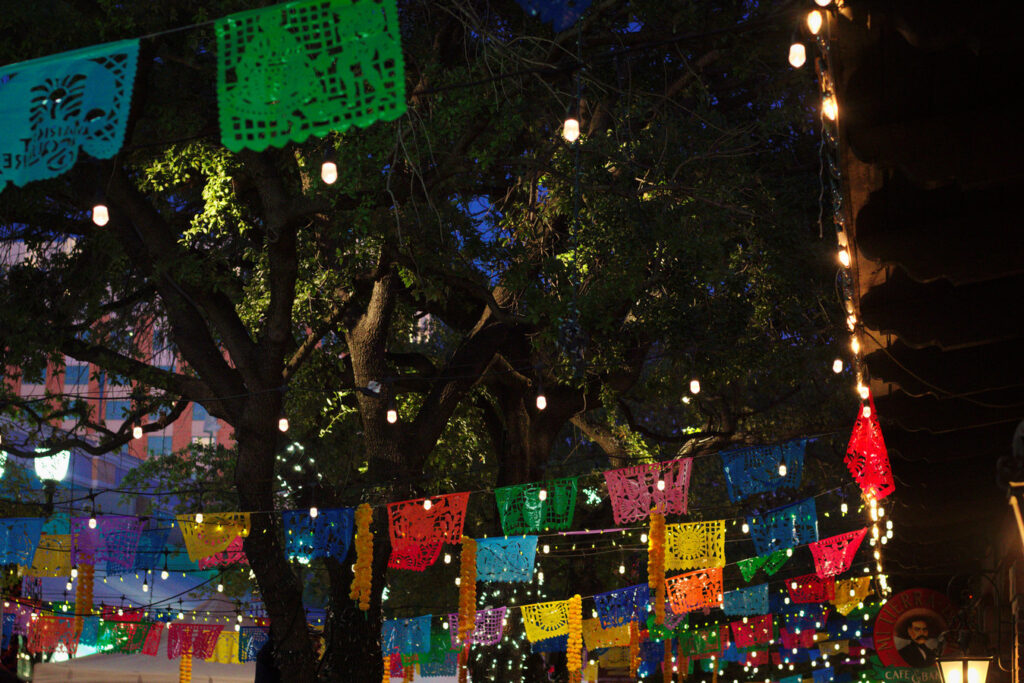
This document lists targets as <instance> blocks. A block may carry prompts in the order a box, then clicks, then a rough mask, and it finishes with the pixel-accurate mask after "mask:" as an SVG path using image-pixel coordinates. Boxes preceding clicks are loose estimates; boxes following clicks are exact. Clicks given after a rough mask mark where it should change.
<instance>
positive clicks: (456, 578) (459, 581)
mask: <svg viewBox="0 0 1024 683" xmlns="http://www.w3.org/2000/svg"><path fill="white" fill-rule="evenodd" d="M461 583H462V577H460V576H456V577H455V585H456V586H458V585H460V584H461Z"/></svg>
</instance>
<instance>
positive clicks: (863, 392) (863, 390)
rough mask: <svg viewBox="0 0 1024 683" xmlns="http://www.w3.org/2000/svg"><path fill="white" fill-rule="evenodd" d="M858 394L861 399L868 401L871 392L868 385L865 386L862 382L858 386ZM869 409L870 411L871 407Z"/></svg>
mask: <svg viewBox="0 0 1024 683" xmlns="http://www.w3.org/2000/svg"><path fill="white" fill-rule="evenodd" d="M857 395H858V396H860V399H861V400H862V401H866V400H868V396H870V395H871V394H870V392H869V391H868V388H867V387H866V386H864V385H863V384H861V385H859V386H858V387H857ZM868 410H869V411H870V410H871V408H868ZM864 417H871V415H870V414H869V415H865V416H864Z"/></svg>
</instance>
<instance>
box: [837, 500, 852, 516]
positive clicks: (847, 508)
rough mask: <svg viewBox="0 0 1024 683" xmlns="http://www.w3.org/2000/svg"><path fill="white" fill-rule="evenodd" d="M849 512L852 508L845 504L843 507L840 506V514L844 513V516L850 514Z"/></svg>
mask: <svg viewBox="0 0 1024 683" xmlns="http://www.w3.org/2000/svg"><path fill="white" fill-rule="evenodd" d="M849 510H850V508H849V506H848V505H847V504H846V503H843V504H842V505H840V506H839V512H841V513H843V514H844V515H845V514H846V513H847V512H849Z"/></svg>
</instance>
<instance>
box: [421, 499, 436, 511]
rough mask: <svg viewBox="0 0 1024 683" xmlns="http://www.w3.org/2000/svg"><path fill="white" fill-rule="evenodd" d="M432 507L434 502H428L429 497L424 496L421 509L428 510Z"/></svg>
mask: <svg viewBox="0 0 1024 683" xmlns="http://www.w3.org/2000/svg"><path fill="white" fill-rule="evenodd" d="M432 507H434V504H433V503H432V502H430V499H429V498H424V499H423V509H424V510H429V509H430V508H432Z"/></svg>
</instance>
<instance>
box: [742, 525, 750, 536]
mask: <svg viewBox="0 0 1024 683" xmlns="http://www.w3.org/2000/svg"><path fill="white" fill-rule="evenodd" d="M740 530H741V531H743V533H745V534H749V533H750V525H749V524H747V523H746V522H743V526H741V527H740Z"/></svg>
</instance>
